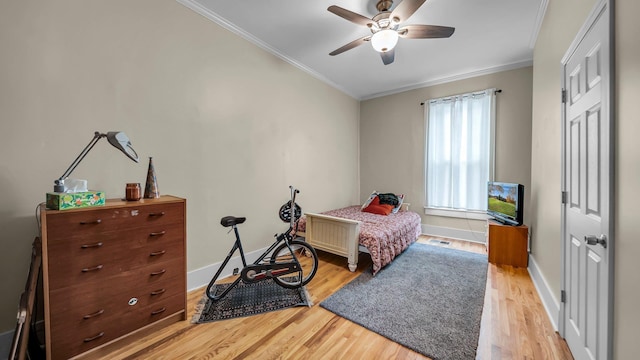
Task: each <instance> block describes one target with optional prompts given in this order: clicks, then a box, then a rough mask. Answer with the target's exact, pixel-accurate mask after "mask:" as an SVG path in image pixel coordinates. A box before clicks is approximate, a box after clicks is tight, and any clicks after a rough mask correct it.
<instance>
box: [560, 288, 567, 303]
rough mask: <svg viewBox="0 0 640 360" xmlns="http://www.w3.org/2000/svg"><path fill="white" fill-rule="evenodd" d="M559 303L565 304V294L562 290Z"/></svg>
mask: <svg viewBox="0 0 640 360" xmlns="http://www.w3.org/2000/svg"><path fill="white" fill-rule="evenodd" d="M560 302H561V303H565V302H567V293H566V292H565V291H564V290H560Z"/></svg>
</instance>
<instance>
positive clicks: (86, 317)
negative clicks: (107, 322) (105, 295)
mask: <svg viewBox="0 0 640 360" xmlns="http://www.w3.org/2000/svg"><path fill="white" fill-rule="evenodd" d="M103 313H104V309H100V311H96V312H94V313H93V314H87V315H85V316H83V317H82V318H83V319H85V320H87V319H91V318H92V317H96V316H98V315H102V314H103Z"/></svg>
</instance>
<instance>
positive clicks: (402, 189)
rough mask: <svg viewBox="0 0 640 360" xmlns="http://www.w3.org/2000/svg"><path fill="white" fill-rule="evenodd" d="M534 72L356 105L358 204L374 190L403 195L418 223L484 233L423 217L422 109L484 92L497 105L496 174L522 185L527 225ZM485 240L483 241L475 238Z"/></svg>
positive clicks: (467, 224) (467, 223) (480, 227)
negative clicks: (431, 101) (495, 92)
mask: <svg viewBox="0 0 640 360" xmlns="http://www.w3.org/2000/svg"><path fill="white" fill-rule="evenodd" d="M531 81H532V68H531V67H526V68H521V69H515V70H509V71H503V72H498V73H494V74H489V75H483V76H478V77H474V78H470V79H465V80H460V81H454V82H450V83H446V84H441V85H435V86H430V87H425V88H421V89H416V90H411V91H406V92H403V93H399V94H394V95H389V96H385V97H381V98H377V99H372V100H367V101H363V102H362V104H361V106H360V112H361V118H360V175H361V183H360V199H361V200H364V199H365V198H366V197H367V196H368V195H369V194H370V193H371V191H373V190H378V191H383V192H397V193H404V194H406V195H407V201H408V202H410V203H411V209H412V210H414V211H417V212H418V213H420V214H421V216H422V223H423V224H428V225H432V226H439V227H444V228H455V229H460V230H470V231H479V232H484V228H485V222H484V221H474V220H468V219H455V218H446V217H439V216H428V215H424V203H425V189H424V149H425V142H424V137H425V122H424V107H423V106H421V105H420V103H421V102H423V101H425V100H427V99H433V98H439V97H443V96H448V95H455V94H463V93H468V92H472V91H477V90H484V89H488V88H494V87H495V88H497V89H502V93H500V94H498V95H497V100H496V172H495V178H496V179H499V180H501V181H509V182H517V183H521V184H523V185H524V186H525V188H526V190H525V194H526V198H525V223H527V217H528V216H527V214H528V212H529V211H528V208H529V206H528V204H529V194H528V189H529V184H530V177H531V88H532V82H531ZM478 241H484V239H483V238H482V239H478Z"/></svg>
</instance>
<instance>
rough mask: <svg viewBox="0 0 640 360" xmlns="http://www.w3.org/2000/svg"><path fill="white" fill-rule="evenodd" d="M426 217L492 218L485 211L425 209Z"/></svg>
mask: <svg viewBox="0 0 640 360" xmlns="http://www.w3.org/2000/svg"><path fill="white" fill-rule="evenodd" d="M424 214H425V215H433V216H444V217H453V218H459V219H472V220H487V219H489V218H490V216H489V215H487V213H485V212H484V211H465V210H448V209H434V208H424Z"/></svg>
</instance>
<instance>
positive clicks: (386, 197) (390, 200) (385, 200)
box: [378, 193, 400, 206]
mask: <svg viewBox="0 0 640 360" xmlns="http://www.w3.org/2000/svg"><path fill="white" fill-rule="evenodd" d="M378 199H379V200H380V204H389V205H393V206H397V205H398V204H399V203H400V201H399V200H398V197H397V196H396V194H392V193H386V194H378Z"/></svg>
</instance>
